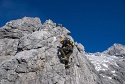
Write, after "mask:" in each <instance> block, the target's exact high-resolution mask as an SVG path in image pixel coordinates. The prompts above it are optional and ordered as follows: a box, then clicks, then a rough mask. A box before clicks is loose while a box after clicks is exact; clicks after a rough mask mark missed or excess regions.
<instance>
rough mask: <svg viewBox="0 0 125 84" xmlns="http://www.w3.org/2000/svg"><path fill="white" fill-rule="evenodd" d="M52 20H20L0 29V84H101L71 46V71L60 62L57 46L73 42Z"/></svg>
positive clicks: (80, 48)
mask: <svg viewBox="0 0 125 84" xmlns="http://www.w3.org/2000/svg"><path fill="white" fill-rule="evenodd" d="M69 34H70V31H69V30H67V29H66V28H65V27H63V26H56V23H54V22H53V21H52V20H46V21H45V23H43V24H42V23H41V21H40V19H39V18H30V17H24V18H22V19H18V20H13V21H10V22H7V23H6V25H5V26H3V27H2V28H0V84H102V81H101V79H100V75H99V74H98V72H97V71H96V70H95V68H94V66H93V65H92V64H91V63H90V61H89V60H87V58H86V56H85V51H84V46H82V44H80V43H77V42H75V46H74V49H73V53H72V55H71V56H70V64H71V67H70V68H69V69H65V65H64V64H63V63H61V62H60V57H59V56H58V54H57V52H58V48H57V46H61V44H60V42H59V41H60V39H61V38H62V37H65V36H67V37H69V38H70V39H71V40H72V41H74V40H73V38H72V37H71V36H70V35H69Z"/></svg>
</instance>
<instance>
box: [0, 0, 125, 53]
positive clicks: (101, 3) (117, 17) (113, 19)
mask: <svg viewBox="0 0 125 84" xmlns="http://www.w3.org/2000/svg"><path fill="white" fill-rule="evenodd" d="M24 16H27V17H39V18H40V19H41V21H42V23H43V22H44V21H45V20H47V19H51V20H53V21H54V22H56V23H57V24H58V23H61V24H63V26H64V27H66V28H67V29H68V30H70V31H71V36H72V37H73V38H74V40H75V41H77V42H79V43H82V44H83V45H84V47H85V51H86V52H97V51H99V52H102V51H104V50H106V49H107V48H108V47H110V46H111V45H113V44H114V43H120V44H123V45H125V0H0V26H3V25H5V23H6V22H8V21H10V20H15V19H20V18H23V17H24Z"/></svg>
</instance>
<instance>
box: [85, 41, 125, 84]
mask: <svg viewBox="0 0 125 84" xmlns="http://www.w3.org/2000/svg"><path fill="white" fill-rule="evenodd" d="M86 56H87V58H88V59H89V60H90V61H91V63H92V64H93V65H94V66H95V69H96V71H98V72H99V74H100V76H101V79H102V81H103V83H104V84H125V46H124V45H122V44H116V43H115V44H114V45H113V46H111V47H110V48H108V49H107V50H106V51H104V52H102V53H100V52H97V53H86Z"/></svg>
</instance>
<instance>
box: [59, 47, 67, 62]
mask: <svg viewBox="0 0 125 84" xmlns="http://www.w3.org/2000/svg"><path fill="white" fill-rule="evenodd" d="M65 50H66V48H61V49H60V52H61V56H62V60H65V59H66V56H65V52H64V51H65Z"/></svg>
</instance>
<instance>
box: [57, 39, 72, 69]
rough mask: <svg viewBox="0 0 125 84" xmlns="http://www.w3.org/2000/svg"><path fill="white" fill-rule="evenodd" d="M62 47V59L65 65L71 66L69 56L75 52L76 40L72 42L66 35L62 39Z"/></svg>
mask: <svg viewBox="0 0 125 84" xmlns="http://www.w3.org/2000/svg"><path fill="white" fill-rule="evenodd" d="M60 43H61V44H62V47H61V48H60V49H59V51H60V53H61V56H62V57H61V59H62V60H63V61H65V67H70V64H69V57H70V55H71V54H72V52H73V46H74V42H72V41H71V40H70V39H69V38H67V37H65V38H62V39H61V40H60Z"/></svg>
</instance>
